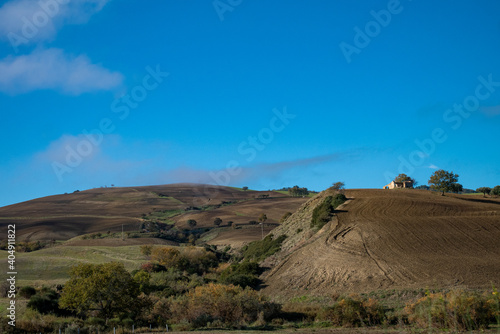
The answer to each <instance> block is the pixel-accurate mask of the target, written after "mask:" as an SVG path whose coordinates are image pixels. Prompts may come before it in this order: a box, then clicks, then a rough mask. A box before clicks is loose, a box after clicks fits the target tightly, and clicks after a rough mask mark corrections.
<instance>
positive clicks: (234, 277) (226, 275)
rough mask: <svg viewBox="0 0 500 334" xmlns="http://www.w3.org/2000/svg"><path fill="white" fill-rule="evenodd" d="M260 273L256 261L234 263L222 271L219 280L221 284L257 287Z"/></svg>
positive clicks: (260, 270)
mask: <svg viewBox="0 0 500 334" xmlns="http://www.w3.org/2000/svg"><path fill="white" fill-rule="evenodd" d="M261 273H262V268H260V266H259V264H258V263H257V262H248V261H245V262H243V263H235V264H232V265H231V266H229V267H228V268H226V269H225V270H223V271H222V273H221V275H220V278H219V282H221V283H223V284H231V285H239V286H240V287H242V288H246V287H247V286H248V287H251V288H254V289H255V288H257V286H259V284H260V279H259V277H258V276H259V275H260V274H261Z"/></svg>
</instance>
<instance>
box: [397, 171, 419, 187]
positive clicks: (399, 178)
mask: <svg viewBox="0 0 500 334" xmlns="http://www.w3.org/2000/svg"><path fill="white" fill-rule="evenodd" d="M404 181H411V182H412V183H413V186H414V187H415V186H416V185H417V183H418V182H417V181H416V180H415V179H414V178H412V177H409V176H408V175H406V174H404V173H401V174H399V175H398V176H396V178H395V179H394V182H404Z"/></svg>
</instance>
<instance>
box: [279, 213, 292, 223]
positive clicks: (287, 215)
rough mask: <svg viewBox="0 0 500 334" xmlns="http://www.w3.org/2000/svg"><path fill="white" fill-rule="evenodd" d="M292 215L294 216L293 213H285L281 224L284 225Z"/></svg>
mask: <svg viewBox="0 0 500 334" xmlns="http://www.w3.org/2000/svg"><path fill="white" fill-rule="evenodd" d="M291 215H292V213H291V212H287V213H285V214H284V215H283V216H281V218H280V223H281V224H283V223H284V222H285V220H287V218H288V217H290V216H291Z"/></svg>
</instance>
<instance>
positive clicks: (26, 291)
mask: <svg viewBox="0 0 500 334" xmlns="http://www.w3.org/2000/svg"><path fill="white" fill-rule="evenodd" d="M34 295H36V290H35V288H34V287H32V286H23V287H22V288H21V289H19V296H21V297H23V298H26V299H30V298H31V297H32V296H34Z"/></svg>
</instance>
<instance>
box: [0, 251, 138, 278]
mask: <svg viewBox="0 0 500 334" xmlns="http://www.w3.org/2000/svg"><path fill="white" fill-rule="evenodd" d="M6 257H7V253H6V252H5V251H0V258H3V259H5V258H6ZM111 261H118V262H121V263H123V264H124V265H125V267H126V268H127V269H128V270H134V269H138V268H139V267H140V264H141V263H143V262H145V258H144V256H143V255H142V254H141V253H140V246H123V247H96V246H94V247H80V246H71V247H66V246H58V247H52V248H47V249H42V250H39V251H36V252H31V253H17V254H16V269H17V272H18V275H17V279H18V280H17V285H18V286H23V285H55V284H61V283H63V282H65V281H66V280H67V279H68V277H69V276H68V269H69V268H70V267H71V266H72V265H75V264H77V263H81V262H83V263H105V262H111ZM4 262H5V261H2V264H1V266H0V270H1V271H2V272H6V263H4Z"/></svg>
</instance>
